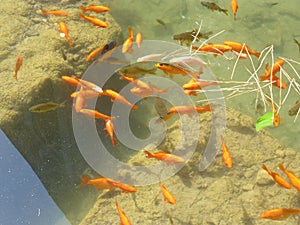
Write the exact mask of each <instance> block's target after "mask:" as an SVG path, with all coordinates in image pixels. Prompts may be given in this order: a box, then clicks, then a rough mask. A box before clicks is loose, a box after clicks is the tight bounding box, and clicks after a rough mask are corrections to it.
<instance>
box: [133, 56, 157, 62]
mask: <svg viewBox="0 0 300 225" xmlns="http://www.w3.org/2000/svg"><path fill="white" fill-rule="evenodd" d="M162 55H163V54H150V55H145V56H142V57H140V58H138V59H137V60H136V61H137V62H149V61H157V59H160V58H161V57H162Z"/></svg>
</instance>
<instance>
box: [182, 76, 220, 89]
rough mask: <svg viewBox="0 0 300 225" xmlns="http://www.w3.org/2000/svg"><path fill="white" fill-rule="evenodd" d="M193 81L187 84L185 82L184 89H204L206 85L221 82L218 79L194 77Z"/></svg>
mask: <svg viewBox="0 0 300 225" xmlns="http://www.w3.org/2000/svg"><path fill="white" fill-rule="evenodd" d="M192 81H194V82H191V81H190V82H188V83H186V84H184V85H183V86H182V88H183V89H184V90H191V91H193V90H199V89H202V88H204V87H208V86H211V85H218V84H219V83H218V82H216V81H195V80H194V79H192Z"/></svg>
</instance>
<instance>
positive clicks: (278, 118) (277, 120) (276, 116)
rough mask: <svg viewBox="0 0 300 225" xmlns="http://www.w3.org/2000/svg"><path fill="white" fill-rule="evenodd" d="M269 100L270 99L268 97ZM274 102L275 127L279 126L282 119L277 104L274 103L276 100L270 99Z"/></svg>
mask: <svg viewBox="0 0 300 225" xmlns="http://www.w3.org/2000/svg"><path fill="white" fill-rule="evenodd" d="M268 100H269V99H268ZM269 101H270V102H271V103H272V110H273V125H274V126H275V127H278V126H279V125H280V122H281V119H280V115H279V112H278V111H277V108H276V105H275V104H274V102H272V101H271V100H269Z"/></svg>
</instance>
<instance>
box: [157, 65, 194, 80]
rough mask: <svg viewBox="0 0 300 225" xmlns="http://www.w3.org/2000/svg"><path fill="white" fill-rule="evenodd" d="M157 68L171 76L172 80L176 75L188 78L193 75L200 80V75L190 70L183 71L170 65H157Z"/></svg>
mask: <svg viewBox="0 0 300 225" xmlns="http://www.w3.org/2000/svg"><path fill="white" fill-rule="evenodd" d="M155 67H156V68H157V69H160V70H162V71H163V72H164V73H165V74H166V75H169V76H170V78H173V75H174V74H180V75H182V76H186V75H189V74H190V75H192V76H193V77H195V78H199V74H198V73H197V72H192V71H188V70H184V69H181V68H179V67H177V66H174V65H172V64H169V63H156V64H155Z"/></svg>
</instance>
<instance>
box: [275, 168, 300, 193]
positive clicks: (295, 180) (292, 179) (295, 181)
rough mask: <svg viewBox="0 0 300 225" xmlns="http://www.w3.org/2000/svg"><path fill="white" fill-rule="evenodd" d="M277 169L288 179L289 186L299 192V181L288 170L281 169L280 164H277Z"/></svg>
mask: <svg viewBox="0 0 300 225" xmlns="http://www.w3.org/2000/svg"><path fill="white" fill-rule="evenodd" d="M278 167H279V169H280V170H282V172H284V173H285V174H286V175H287V177H288V178H289V180H290V182H291V184H292V185H293V186H294V187H295V188H296V189H297V190H298V191H300V179H299V178H298V177H297V176H296V175H295V174H294V173H293V172H292V171H290V170H287V169H285V168H284V167H283V165H282V164H281V163H279V164H278Z"/></svg>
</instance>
